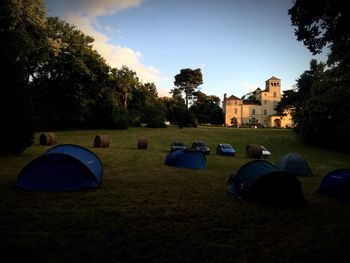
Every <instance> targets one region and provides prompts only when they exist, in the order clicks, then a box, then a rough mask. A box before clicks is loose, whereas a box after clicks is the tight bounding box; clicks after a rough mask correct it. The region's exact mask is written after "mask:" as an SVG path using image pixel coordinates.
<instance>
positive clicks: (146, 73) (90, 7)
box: [56, 0, 167, 93]
mask: <svg viewBox="0 0 350 263" xmlns="http://www.w3.org/2000/svg"><path fill="white" fill-rule="evenodd" d="M142 1H143V0H99V1H94V0H74V1H73V0H61V1H60V4H61V6H60V10H59V13H60V14H59V16H60V17H62V18H63V19H64V20H65V21H67V22H68V23H70V24H73V25H75V26H76V27H77V28H78V29H79V30H81V31H82V32H83V33H84V34H86V35H89V36H92V37H93V38H94V39H95V41H94V43H93V45H94V48H95V49H96V50H97V52H99V54H100V55H101V56H102V57H104V58H105V59H106V61H107V63H108V64H109V65H110V66H112V67H117V68H120V67H121V66H123V65H125V66H128V67H129V68H131V69H132V70H134V71H136V73H137V75H138V77H139V78H140V79H141V80H142V81H143V82H155V83H156V84H157V82H161V81H167V79H166V78H165V77H164V76H162V74H161V72H160V70H159V69H157V68H156V67H154V66H146V65H144V64H143V63H142V61H141V59H142V54H141V52H139V51H135V50H132V49H130V48H128V47H122V46H119V45H115V44H112V43H111V40H110V39H109V38H108V37H107V36H106V35H105V34H103V33H102V32H100V31H99V30H101V29H103V28H104V29H105V30H107V32H113V31H114V32H115V33H117V34H120V31H119V30H118V29H113V28H110V27H108V26H104V25H101V24H100V23H98V21H97V17H99V16H106V15H112V14H115V13H117V12H119V11H121V10H124V9H127V8H132V7H137V6H139V5H140V4H141V3H142ZM56 3H57V2H56ZM159 93H161V92H159Z"/></svg>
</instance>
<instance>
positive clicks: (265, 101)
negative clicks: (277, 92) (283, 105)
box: [264, 94, 267, 104]
mask: <svg viewBox="0 0 350 263" xmlns="http://www.w3.org/2000/svg"><path fill="white" fill-rule="evenodd" d="M265 95H266V94H265ZM266 103H267V100H264V104H266Z"/></svg>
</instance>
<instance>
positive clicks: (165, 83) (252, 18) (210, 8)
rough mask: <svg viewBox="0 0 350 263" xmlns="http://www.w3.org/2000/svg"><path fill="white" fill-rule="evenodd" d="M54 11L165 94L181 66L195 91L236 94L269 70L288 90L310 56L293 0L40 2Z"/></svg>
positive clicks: (112, 61) (110, 58)
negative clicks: (194, 81) (192, 75)
mask: <svg viewBox="0 0 350 263" xmlns="http://www.w3.org/2000/svg"><path fill="white" fill-rule="evenodd" d="M45 4H46V7H47V10H48V11H47V15H48V16H58V17H60V18H61V19H62V20H64V21H66V22H68V23H70V24H72V25H75V26H76V27H77V28H78V29H80V30H81V31H82V32H83V33H85V34H87V35H90V36H92V37H94V39H95V42H94V48H95V49H96V50H97V51H98V52H99V54H100V55H102V57H104V58H105V59H106V61H107V63H108V64H109V65H110V66H112V67H117V68H121V67H122V66H123V65H126V66H128V67H129V68H131V69H133V70H134V71H136V73H137V75H138V77H139V78H140V79H141V80H142V81H143V82H144V83H146V82H154V83H155V84H156V86H157V89H158V94H159V96H171V95H170V94H169V91H170V90H171V89H172V88H174V77H175V75H177V74H179V73H180V70H181V69H184V68H191V69H196V68H200V69H201V71H202V74H203V84H202V85H201V86H200V90H201V91H202V92H204V93H205V94H207V95H216V96H218V97H219V98H220V99H221V100H222V99H223V96H224V94H225V93H226V94H227V95H228V96H230V95H235V96H237V97H241V96H243V95H244V94H246V93H248V92H250V91H253V90H255V89H256V88H257V87H260V88H264V87H265V80H267V79H269V78H270V77H272V76H275V77H277V78H279V79H281V86H282V90H287V89H291V88H292V87H293V86H294V85H295V83H296V79H298V78H299V76H300V75H301V74H302V73H303V72H304V71H305V70H308V69H309V64H310V60H311V59H317V60H318V61H325V60H326V54H321V55H317V56H313V55H312V54H311V53H310V52H309V51H308V49H307V48H306V47H305V46H304V45H303V43H302V42H298V41H297V40H296V36H295V35H294V28H293V27H292V26H291V21H290V17H289V15H288V9H290V8H291V7H292V6H293V3H292V0H244V1H243V0H45Z"/></svg>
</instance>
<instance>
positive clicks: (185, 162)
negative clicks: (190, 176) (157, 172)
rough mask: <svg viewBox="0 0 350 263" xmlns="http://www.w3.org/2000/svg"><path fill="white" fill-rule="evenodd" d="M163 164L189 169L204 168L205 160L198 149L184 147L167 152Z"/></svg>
mask: <svg viewBox="0 0 350 263" xmlns="http://www.w3.org/2000/svg"><path fill="white" fill-rule="evenodd" d="M165 164H166V165H171V166H176V167H182V168H189V169H204V168H205V167H206V160H205V156H204V154H203V153H201V152H200V151H198V150H190V149H186V150H176V151H173V152H171V153H169V154H168V156H167V157H166V159H165Z"/></svg>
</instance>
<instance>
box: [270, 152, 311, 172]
mask: <svg viewBox="0 0 350 263" xmlns="http://www.w3.org/2000/svg"><path fill="white" fill-rule="evenodd" d="M276 167H277V169H278V170H280V171H285V172H288V173H292V174H295V175H297V176H312V171H311V169H310V166H309V165H308V163H307V162H306V161H305V159H304V157H303V156H302V155H301V154H299V153H287V154H285V155H283V156H282V158H281V159H279V160H278V161H277V162H276Z"/></svg>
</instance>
